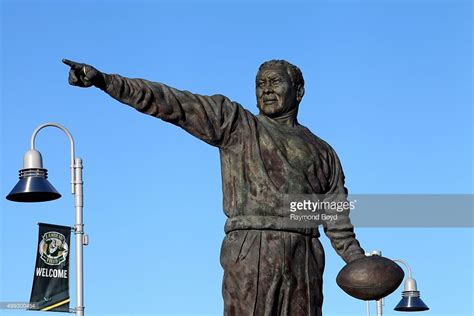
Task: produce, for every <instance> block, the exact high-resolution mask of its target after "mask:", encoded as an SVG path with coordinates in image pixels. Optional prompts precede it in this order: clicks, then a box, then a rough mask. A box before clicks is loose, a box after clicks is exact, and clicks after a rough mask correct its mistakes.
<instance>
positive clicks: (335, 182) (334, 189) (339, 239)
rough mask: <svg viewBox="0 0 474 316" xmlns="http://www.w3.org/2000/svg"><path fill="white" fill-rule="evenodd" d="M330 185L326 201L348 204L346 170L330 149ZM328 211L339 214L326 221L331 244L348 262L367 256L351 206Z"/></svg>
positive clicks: (326, 230)
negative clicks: (355, 224)
mask: <svg viewBox="0 0 474 316" xmlns="http://www.w3.org/2000/svg"><path fill="white" fill-rule="evenodd" d="M328 158H329V161H328V163H329V166H330V170H331V174H330V187H329V190H328V192H327V193H326V195H325V196H326V198H325V201H329V202H336V203H339V204H341V203H344V202H346V205H347V203H348V202H347V189H346V188H345V186H344V172H343V170H342V166H341V163H340V161H339V158H338V157H337V154H336V152H335V151H334V150H333V149H332V148H330V151H329V157H328ZM326 213H331V214H332V215H334V214H335V215H337V220H335V221H324V222H323V227H324V232H325V234H326V236H328V238H329V239H330V240H331V245H332V246H333V248H334V249H335V250H336V252H337V253H338V254H339V256H341V257H342V259H344V261H345V262H346V263H349V262H351V261H354V260H356V259H359V258H363V257H364V256H365V252H364V249H362V248H361V247H360V244H359V242H358V241H357V239H356V236H355V233H354V226H353V225H352V223H351V220H350V218H349V207H345V208H344V210H343V211H342V212H338V211H335V210H326Z"/></svg>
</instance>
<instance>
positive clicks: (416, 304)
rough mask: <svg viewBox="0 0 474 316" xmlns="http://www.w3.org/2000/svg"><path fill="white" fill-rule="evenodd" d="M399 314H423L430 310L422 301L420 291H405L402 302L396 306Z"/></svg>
mask: <svg viewBox="0 0 474 316" xmlns="http://www.w3.org/2000/svg"><path fill="white" fill-rule="evenodd" d="M394 310H396V311H398V312H422V311H427V310H429V307H428V306H426V304H425V303H424V302H423V301H422V300H421V298H420V292H419V291H403V292H402V300H401V301H400V303H398V305H397V306H395V308H394Z"/></svg>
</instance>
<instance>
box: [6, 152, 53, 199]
mask: <svg viewBox="0 0 474 316" xmlns="http://www.w3.org/2000/svg"><path fill="white" fill-rule="evenodd" d="M60 197H61V194H59V193H58V191H56V189H55V188H54V187H53V186H52V184H51V183H49V181H48V170H46V169H44V168H43V159H42V158H41V154H40V152H39V151H37V150H35V149H30V150H28V151H27V152H26V154H25V156H24V157H23V169H21V170H20V180H19V181H18V183H17V184H16V185H15V187H14V188H13V189H12V190H11V192H10V193H9V194H8V195H7V196H6V198H7V200H10V201H14V202H45V201H51V200H56V199H59V198H60Z"/></svg>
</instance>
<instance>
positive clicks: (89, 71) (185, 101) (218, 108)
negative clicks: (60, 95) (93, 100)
mask: <svg viewBox="0 0 474 316" xmlns="http://www.w3.org/2000/svg"><path fill="white" fill-rule="evenodd" d="M63 62H64V63H65V64H66V65H68V66H69V67H71V69H70V71H69V83H70V84H71V85H73V86H79V87H91V86H95V87H97V88H99V89H101V90H103V91H105V92H106V93H107V94H109V95H110V96H111V97H113V98H114V99H116V100H118V101H120V102H122V103H125V104H128V105H130V106H132V107H134V108H135V109H136V110H138V111H140V112H142V113H145V114H148V115H151V116H154V117H157V118H160V119H162V120H164V121H167V122H169V123H172V124H175V125H178V126H180V127H181V128H183V129H185V130H186V131H187V132H189V133H190V134H192V135H194V136H196V137H197V138H199V139H201V140H203V141H205V142H207V143H209V144H211V145H214V146H218V147H223V146H226V145H227V144H228V143H229V142H230V139H231V138H232V137H235V136H236V135H235V134H237V132H236V131H237V130H238V126H239V125H240V122H242V121H243V120H246V119H247V116H249V115H251V114H250V113H249V112H247V111H245V110H244V109H243V108H242V106H240V105H239V104H237V103H235V102H231V101H230V100H229V99H228V98H226V97H225V96H222V95H213V96H203V95H198V94H194V93H191V92H189V91H181V90H178V89H175V88H172V87H169V86H167V85H164V84H161V83H157V82H152V81H148V80H145V79H131V78H126V77H122V76H120V75H111V74H106V73H103V72H100V71H98V70H97V69H95V68H94V67H92V66H90V65H87V64H83V63H77V62H73V61H70V60H67V59H64V60H63Z"/></svg>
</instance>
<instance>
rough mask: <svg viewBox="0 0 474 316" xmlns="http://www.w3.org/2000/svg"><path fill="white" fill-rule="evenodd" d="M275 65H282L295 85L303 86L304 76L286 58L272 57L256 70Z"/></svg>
mask: <svg viewBox="0 0 474 316" xmlns="http://www.w3.org/2000/svg"><path fill="white" fill-rule="evenodd" d="M275 67H284V68H285V69H286V71H287V72H288V74H289V75H290V78H291V81H292V82H293V85H294V86H295V87H298V85H301V86H303V87H304V78H303V73H302V72H301V70H300V69H299V68H298V67H296V66H295V65H293V64H290V63H289V62H287V61H286V60H280V59H272V60H268V61H266V62H264V63H263V64H261V65H260V68H258V72H260V71H262V70H263V69H269V68H275Z"/></svg>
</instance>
